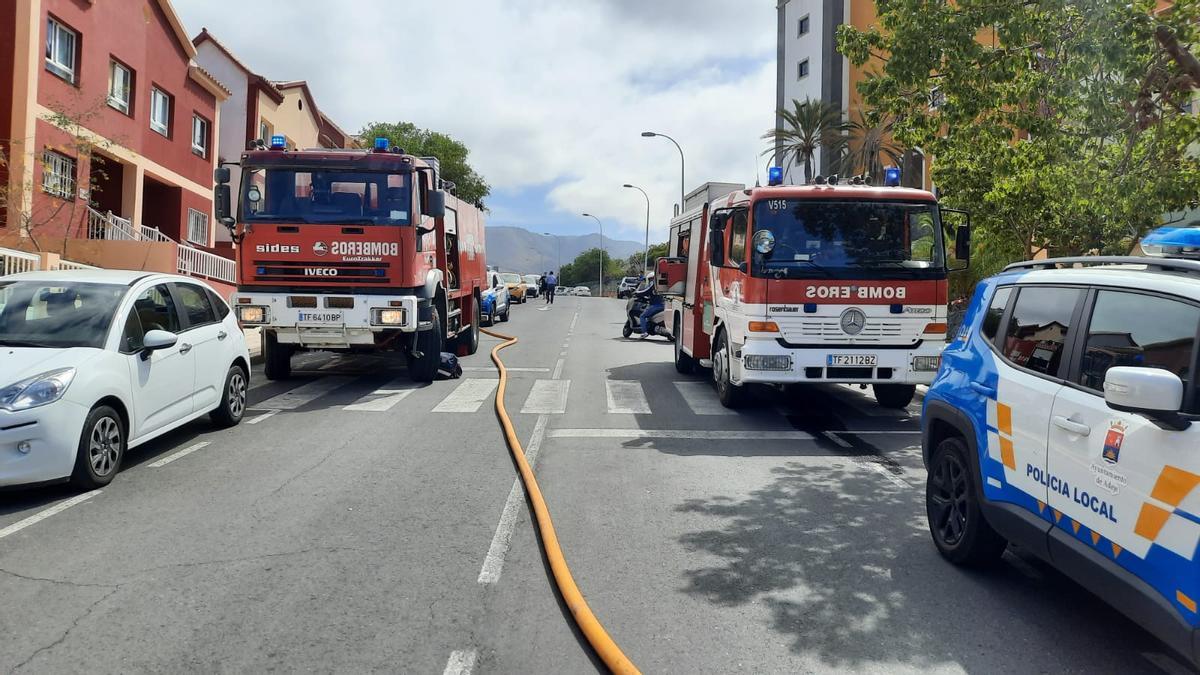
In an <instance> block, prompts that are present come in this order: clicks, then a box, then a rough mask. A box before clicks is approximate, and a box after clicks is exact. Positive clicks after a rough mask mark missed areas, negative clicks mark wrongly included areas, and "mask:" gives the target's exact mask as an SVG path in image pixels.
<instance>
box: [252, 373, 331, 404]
mask: <svg viewBox="0 0 1200 675" xmlns="http://www.w3.org/2000/svg"><path fill="white" fill-rule="evenodd" d="M351 379H352V378H349V377H344V376H334V377H322V378H320V379H317V380H313V381H312V382H309V383H308V384H306V385H303V386H300V387H296V388H295V389H293V390H291V391H285V392H284V393H282V394H280V395H278V396H276V397H274V398H271V399H267V400H266V401H263V402H262V403H258V404H255V405H252V406H250V407H251V408H254V409H255V410H295V409H296V408H299V407H301V406H304V405H307V404H309V403H312V402H313V401H315V400H317V399H318V398H321V397H322V396H324V395H325V394H328V393H329V392H331V391H333V390H334V389H337V388H338V387H341V386H343V385H345V384H346V383H348V382H350V380H351Z"/></svg>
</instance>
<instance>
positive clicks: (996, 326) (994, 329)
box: [983, 286, 1012, 342]
mask: <svg viewBox="0 0 1200 675" xmlns="http://www.w3.org/2000/svg"><path fill="white" fill-rule="evenodd" d="M1011 296H1012V286H1005V287H1003V288H997V289H996V292H995V293H994V294H993V295H992V304H990V305H988V308H987V314H984V315H983V336H984V337H985V338H987V339H988V340H991V341H993V342H994V341H995V340H996V334H997V333H998V332H1000V322H1001V321H1002V320H1003V319H1004V310H1006V309H1008V299H1009V297H1011Z"/></svg>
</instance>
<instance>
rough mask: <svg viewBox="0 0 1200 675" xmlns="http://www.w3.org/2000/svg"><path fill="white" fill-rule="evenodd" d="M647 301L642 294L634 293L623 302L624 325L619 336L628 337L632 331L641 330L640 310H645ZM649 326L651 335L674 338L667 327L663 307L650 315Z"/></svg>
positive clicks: (647, 304)
mask: <svg viewBox="0 0 1200 675" xmlns="http://www.w3.org/2000/svg"><path fill="white" fill-rule="evenodd" d="M647 306H649V303H648V302H647V301H646V297H645V296H644V295H638V294H637V293H634V294H633V295H631V296H629V301H628V302H626V303H625V325H624V326H623V327H622V328H621V337H625V338H628V337H629V336H631V335H633V334H634V333H640V332H641V331H642V312H644V311H646V307H647ZM648 323H649V328H650V334H651V335H658V336H660V337H665V338H667V339H668V340H672V341H673V340H674V339H675V336H674V335H672V334H671V331H670V330H669V329H668V328H667V310H666V308H665V307H664V308H663V310H662V311H661V312H659V313H658V314H655V315H654V316H652V317H650V321H649V322H648Z"/></svg>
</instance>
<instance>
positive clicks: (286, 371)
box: [263, 333, 292, 380]
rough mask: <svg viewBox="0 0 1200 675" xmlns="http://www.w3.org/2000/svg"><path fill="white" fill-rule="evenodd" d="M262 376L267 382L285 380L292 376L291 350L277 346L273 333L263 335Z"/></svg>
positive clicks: (284, 346) (277, 341)
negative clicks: (265, 377) (264, 376)
mask: <svg viewBox="0 0 1200 675" xmlns="http://www.w3.org/2000/svg"><path fill="white" fill-rule="evenodd" d="M263 374H264V375H266V376H267V379H268V380H286V379H288V378H289V377H291V376H292V348H291V346H290V345H281V344H279V339H278V338H277V337H275V334H274V333H266V334H264V335H263Z"/></svg>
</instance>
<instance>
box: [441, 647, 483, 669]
mask: <svg viewBox="0 0 1200 675" xmlns="http://www.w3.org/2000/svg"><path fill="white" fill-rule="evenodd" d="M476 658H477V655H476V653H475V650H474V649H456V650H454V651H452V652H450V660H448V661H446V669H445V670H443V671H442V675H471V671H473V670H475V660H476Z"/></svg>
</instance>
